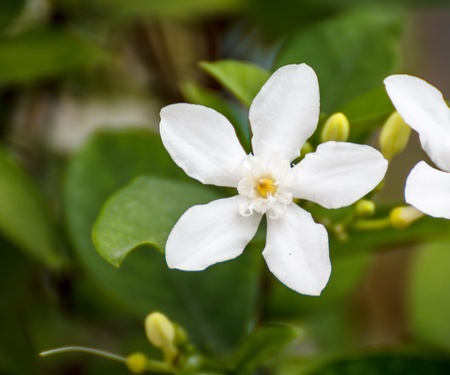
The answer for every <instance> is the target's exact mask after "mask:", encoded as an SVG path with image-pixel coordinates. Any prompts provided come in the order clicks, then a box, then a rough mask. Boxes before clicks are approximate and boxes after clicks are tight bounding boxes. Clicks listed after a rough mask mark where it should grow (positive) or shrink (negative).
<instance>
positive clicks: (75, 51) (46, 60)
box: [0, 28, 107, 85]
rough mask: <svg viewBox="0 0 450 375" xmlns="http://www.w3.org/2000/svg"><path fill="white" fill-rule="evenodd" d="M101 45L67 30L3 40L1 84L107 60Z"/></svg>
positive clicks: (58, 72)
mask: <svg viewBox="0 0 450 375" xmlns="http://www.w3.org/2000/svg"><path fill="white" fill-rule="evenodd" d="M106 58H107V54H106V52H105V51H104V50H102V49H101V48H100V47H99V46H97V45H96V44H94V43H92V42H91V41H89V40H87V39H85V38H84V37H81V36H79V35H77V34H75V33H73V32H69V31H66V30H64V29H56V28H55V29H40V30H33V31H29V32H27V33H24V34H20V35H14V36H8V37H6V36H4V37H2V39H1V40H0V85H5V84H26V83H30V82H34V81H37V80H40V79H45V78H49V77H57V76H61V75H64V74H67V73H70V72H74V71H77V70H80V69H86V68H90V67H93V66H95V65H97V64H98V63H101V62H103V61H106Z"/></svg>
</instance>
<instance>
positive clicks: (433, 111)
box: [384, 75, 450, 172]
mask: <svg viewBox="0 0 450 375" xmlns="http://www.w3.org/2000/svg"><path fill="white" fill-rule="evenodd" d="M384 83H385V85H386V90H387V92H388V94H389V96H390V98H391V100H392V103H394V106H395V108H396V109H397V112H398V113H400V115H401V116H402V117H403V119H404V120H405V122H406V123H407V124H408V125H409V126H411V127H412V128H413V129H414V130H416V131H417V132H418V133H419V136H420V142H421V143H422V147H423V149H424V150H425V152H426V153H427V154H428V156H429V157H430V158H431V160H433V162H434V163H435V164H436V165H437V166H438V167H440V168H442V169H444V170H446V171H448V172H450V109H449V108H448V106H447V104H446V103H445V101H444V98H443V97H442V93H441V92H440V91H439V90H438V89H436V88H435V87H433V86H431V85H430V84H429V83H427V82H425V81H423V80H421V79H419V78H416V77H412V76H408V75H393V76H390V77H388V78H386V79H385V80H384Z"/></svg>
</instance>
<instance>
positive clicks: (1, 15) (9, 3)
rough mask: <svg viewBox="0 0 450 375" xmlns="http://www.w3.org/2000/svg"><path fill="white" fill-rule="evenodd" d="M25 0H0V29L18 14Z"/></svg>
mask: <svg viewBox="0 0 450 375" xmlns="http://www.w3.org/2000/svg"><path fill="white" fill-rule="evenodd" d="M24 4H25V0H2V10H1V12H0V29H3V28H4V27H7V26H9V25H10V24H11V22H12V21H13V20H14V19H15V18H16V17H17V16H18V15H19V14H20V12H21V11H22V9H23V6H24Z"/></svg>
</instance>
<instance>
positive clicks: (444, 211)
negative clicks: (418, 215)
mask: <svg viewBox="0 0 450 375" xmlns="http://www.w3.org/2000/svg"><path fill="white" fill-rule="evenodd" d="M405 199H406V202H407V203H409V204H411V205H413V206H414V207H415V208H417V209H418V210H420V211H422V212H424V213H426V214H427V215H430V216H433V217H443V218H446V219H450V173H446V172H442V171H438V170H437V169H434V168H432V167H430V166H429V165H428V164H427V163H425V162H424V161H421V162H420V163H418V164H417V165H416V166H415V167H414V168H413V169H412V171H411V173H410V174H409V176H408V179H407V180H406V187H405Z"/></svg>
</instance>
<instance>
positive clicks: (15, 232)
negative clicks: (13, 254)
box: [0, 148, 61, 267]
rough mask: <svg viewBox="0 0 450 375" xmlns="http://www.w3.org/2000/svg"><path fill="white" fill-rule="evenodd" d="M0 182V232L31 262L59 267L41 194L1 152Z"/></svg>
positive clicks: (16, 165) (48, 215)
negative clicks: (35, 261)
mask: <svg viewBox="0 0 450 375" xmlns="http://www.w3.org/2000/svg"><path fill="white" fill-rule="evenodd" d="M0 181H1V184H0V207H1V209H0V232H1V233H2V234H3V235H4V236H5V238H7V239H8V240H9V241H10V242H11V243H13V244H14V245H16V246H17V247H18V248H20V249H21V250H23V251H24V252H26V254H28V255H29V256H31V257H32V258H33V259H35V260H37V261H39V262H42V263H44V264H45V265H47V266H49V267H58V266H59V265H61V256H60V254H59V253H58V252H57V249H56V243H55V233H54V227H53V223H52V222H51V219H50V212H49V209H48V207H46V205H45V202H44V197H43V196H42V192H41V191H40V190H39V188H38V187H37V186H36V185H35V183H34V181H32V180H31V178H30V177H29V176H28V175H27V174H26V172H25V171H24V170H23V169H22V168H21V167H20V166H19V165H18V164H17V163H16V162H15V161H14V160H13V159H12V158H11V157H10V156H9V155H8V153H7V152H6V151H5V150H4V149H2V148H0Z"/></svg>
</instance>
